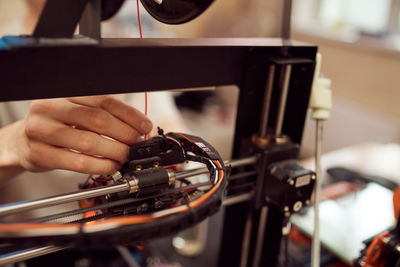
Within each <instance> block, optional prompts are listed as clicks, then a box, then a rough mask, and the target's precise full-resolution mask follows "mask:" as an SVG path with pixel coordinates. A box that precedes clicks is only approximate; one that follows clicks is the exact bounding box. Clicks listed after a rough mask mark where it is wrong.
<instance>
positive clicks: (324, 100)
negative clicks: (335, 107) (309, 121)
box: [309, 53, 332, 120]
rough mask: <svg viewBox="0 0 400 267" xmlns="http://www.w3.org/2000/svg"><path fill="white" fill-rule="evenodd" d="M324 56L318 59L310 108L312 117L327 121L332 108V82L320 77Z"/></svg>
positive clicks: (318, 55) (318, 56)
mask: <svg viewBox="0 0 400 267" xmlns="http://www.w3.org/2000/svg"><path fill="white" fill-rule="evenodd" d="M321 61H322V56H321V54H320V53H318V54H317V57H316V65H315V71H314V78H313V84H312V89H311V97H310V103H309V106H310V108H311V109H312V113H311V117H312V118H313V119H315V120H327V119H329V116H330V109H331V107H332V92H331V90H330V87H331V80H330V79H328V78H324V77H320V72H321Z"/></svg>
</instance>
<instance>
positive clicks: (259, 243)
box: [253, 206, 268, 267]
mask: <svg viewBox="0 0 400 267" xmlns="http://www.w3.org/2000/svg"><path fill="white" fill-rule="evenodd" d="M267 217H268V207H267V206H264V207H262V208H261V214H260V220H259V224H258V230H257V240H256V248H255V252H254V261H253V267H258V266H260V260H261V253H262V248H263V244H264V233H265V227H266V225H267Z"/></svg>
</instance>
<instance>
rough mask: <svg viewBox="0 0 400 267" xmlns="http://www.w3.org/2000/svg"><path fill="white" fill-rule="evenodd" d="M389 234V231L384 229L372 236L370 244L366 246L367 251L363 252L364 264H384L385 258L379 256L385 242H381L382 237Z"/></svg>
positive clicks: (380, 265) (381, 265)
mask: <svg viewBox="0 0 400 267" xmlns="http://www.w3.org/2000/svg"><path fill="white" fill-rule="evenodd" d="M389 236H390V233H389V232H388V231H386V232H383V233H380V234H379V235H377V236H375V237H374V239H373V240H372V242H371V244H370V245H369V246H368V249H367V252H366V253H365V261H364V262H365V263H364V266H374V267H383V266H385V259H384V258H380V256H381V255H382V252H383V250H384V248H385V243H384V242H383V239H384V238H386V237H389Z"/></svg>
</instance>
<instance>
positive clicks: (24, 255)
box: [0, 193, 254, 266]
mask: <svg viewBox="0 0 400 267" xmlns="http://www.w3.org/2000/svg"><path fill="white" fill-rule="evenodd" d="M253 196H254V194H253V193H246V194H242V195H238V196H234V197H229V198H226V199H225V200H224V202H223V203H222V206H229V205H233V204H237V203H239V202H244V201H247V200H250V199H251V198H252V197H253ZM250 227H251V223H250ZM250 230H251V228H250ZM249 235H250V234H249ZM249 242H250V241H249ZM66 248H67V247H54V246H45V247H40V248H32V249H28V250H25V251H22V252H17V253H14V254H12V255H9V256H3V257H2V256H1V255H0V266H1V265H4V264H9V263H15V262H19V261H24V260H29V259H32V258H35V257H39V256H42V255H46V254H50V253H53V252H57V251H60V250H63V249H66Z"/></svg>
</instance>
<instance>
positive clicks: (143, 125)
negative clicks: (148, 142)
mask: <svg viewBox="0 0 400 267" xmlns="http://www.w3.org/2000/svg"><path fill="white" fill-rule="evenodd" d="M140 128H141V129H142V131H143V133H148V132H150V131H151V128H153V125H152V124H151V122H148V121H143V122H142V123H141V124H140Z"/></svg>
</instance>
